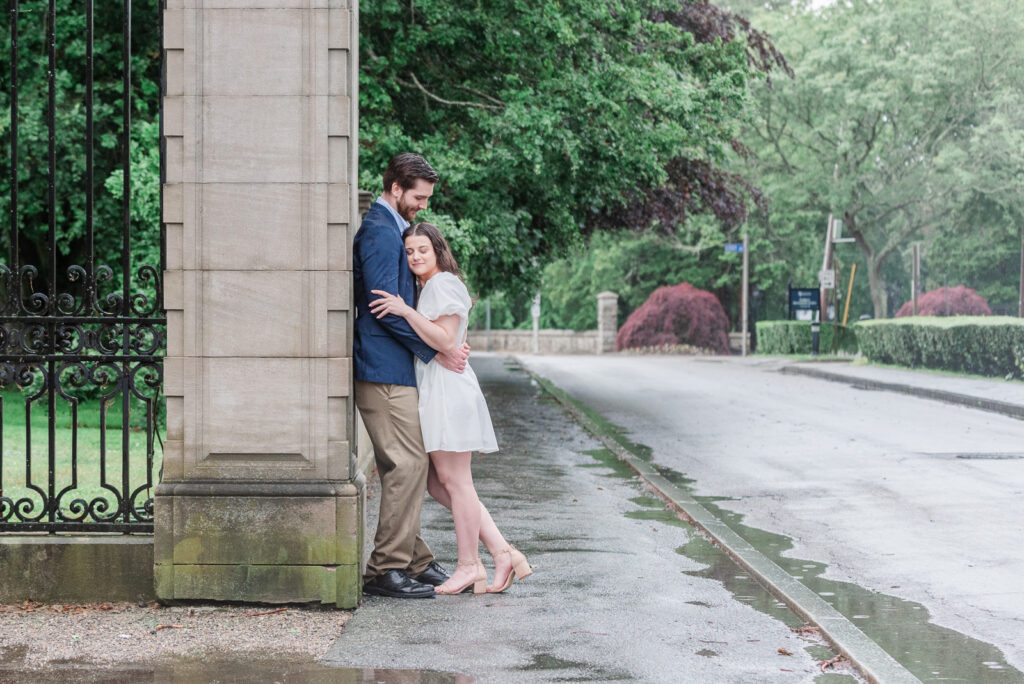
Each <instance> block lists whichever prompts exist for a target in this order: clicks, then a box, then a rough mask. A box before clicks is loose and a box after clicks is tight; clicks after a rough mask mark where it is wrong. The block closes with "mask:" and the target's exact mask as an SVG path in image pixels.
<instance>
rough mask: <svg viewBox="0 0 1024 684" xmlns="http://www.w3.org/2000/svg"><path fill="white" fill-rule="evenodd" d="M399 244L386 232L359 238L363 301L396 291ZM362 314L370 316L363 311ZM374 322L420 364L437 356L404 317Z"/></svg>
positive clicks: (391, 315) (384, 230) (378, 231)
mask: <svg viewBox="0 0 1024 684" xmlns="http://www.w3.org/2000/svg"><path fill="white" fill-rule="evenodd" d="M401 245H402V243H401V240H399V238H398V235H397V234H395V233H394V232H393V231H391V230H387V229H381V230H371V231H369V232H368V233H367V234H366V235H365V236H363V239H362V245H361V249H360V254H359V256H360V262H361V263H362V267H363V268H362V276H363V278H362V280H363V290H364V292H363V296H364V297H365V300H364V301H367V302H372V301H373V300H374V299H376V298H377V296H376V295H375V294H373V292H372V290H385V291H387V292H395V293H397V292H398V269H399V262H398V261H397V260H396V259H395V257H394V255H395V254H396V252H397V251H398V250H399V249H401ZM365 315H372V314H370V312H369V311H367V312H366V314H365ZM377 322H378V323H380V324H381V326H382V327H383V328H384V329H385V330H387V331H388V333H389V334H390V335H391V336H392V337H394V338H395V339H396V340H398V341H399V342H400V343H401V344H402V345H403V346H404V347H405V348H407V349H408V350H409V351H411V352H412V353H413V354H415V355H416V357H417V358H419V359H420V360H421V361H423V363H430V360H431V359H433V358H434V356H435V355H436V354H437V352H436V351H435V350H434V349H432V348H431V347H430V345H428V344H427V343H425V342H424V341H423V340H421V339H420V337H419V335H417V334H416V332H415V331H414V330H413V329H412V326H410V325H409V323H408V322H407V321H406V320H405V319H404V318H401V317H399V316H395V315H393V314H389V315H387V316H384V317H383V318H381V319H379V320H378V321H377ZM442 365H444V364H442ZM463 366H465V363H463ZM445 367H447V366H445Z"/></svg>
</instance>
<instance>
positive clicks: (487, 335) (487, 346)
mask: <svg viewBox="0 0 1024 684" xmlns="http://www.w3.org/2000/svg"><path fill="white" fill-rule="evenodd" d="M485 310H486V312H487V319H486V323H485V326H486V327H485V330H486V331H487V332H486V333H485V337H484V351H491V298H490V297H488V298H487V308H486V309H485Z"/></svg>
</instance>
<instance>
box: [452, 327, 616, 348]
mask: <svg viewBox="0 0 1024 684" xmlns="http://www.w3.org/2000/svg"><path fill="white" fill-rule="evenodd" d="M537 341H538V343H539V345H540V350H539V351H540V353H541V354H597V353H598V347H597V344H598V334H597V331H596V330H584V331H582V332H577V331H575V330H540V331H538V335H537ZM469 346H470V347H471V348H472V349H473V350H476V351H494V352H509V353H519V354H532V353H533V331H532V330H492V331H490V333H487V332H486V331H484V330H470V331H469Z"/></svg>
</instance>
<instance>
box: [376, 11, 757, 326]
mask: <svg viewBox="0 0 1024 684" xmlns="http://www.w3.org/2000/svg"><path fill="white" fill-rule="evenodd" d="M679 9H680V3H679V2H678V0H676V1H675V2H671V1H669V0H625V2H621V1H619V2H604V1H602V2H593V0H559V1H557V2H556V1H554V0H540V1H538V2H518V1H513V0H483V1H480V0H472V1H468V0H461V1H456V2H452V1H451V0H417V1H416V2H415V3H412V2H406V1H400V0H384V1H382V2H375V3H368V4H366V5H364V6H363V7H361V16H360V52H361V55H360V61H361V65H362V69H361V73H360V116H361V127H360V145H361V149H360V166H361V171H360V184H361V187H364V188H368V189H377V188H378V187H379V184H380V176H381V172H382V170H383V168H384V166H385V165H386V163H387V160H388V159H389V158H390V157H391V156H393V155H394V154H396V153H398V152H401V151H407V150H412V151H416V152H419V153H421V154H423V155H424V156H425V157H426V158H427V159H428V160H429V161H430V162H431V163H432V164H433V165H434V166H435V167H436V168H437V169H438V171H439V173H440V174H441V178H442V181H441V184H440V185H439V187H438V191H437V192H436V193H435V196H434V199H433V200H432V204H433V211H432V212H431V214H430V216H431V217H433V219H434V220H443V221H444V222H445V223H446V225H448V226H449V227H451V228H454V229H455V231H454V232H456V233H457V234H458V236H459V237H458V239H455V240H453V241H452V242H453V249H454V250H455V251H456V252H457V256H458V257H459V259H460V263H462V264H464V265H465V266H466V267H467V271H468V273H469V276H470V278H471V280H472V282H473V283H474V285H475V286H476V288H477V289H478V291H479V293H480V294H486V293H488V292H491V291H495V290H506V291H512V292H514V293H518V294H522V293H528V292H533V291H535V287H536V285H537V282H538V280H539V278H540V270H541V268H542V267H543V266H544V265H545V264H546V263H547V262H549V261H550V260H552V259H554V258H558V257H560V256H565V255H567V254H568V253H569V250H570V249H571V248H573V247H574V246H578V245H579V244H580V243H581V236H582V234H583V230H584V228H585V226H586V225H587V223H588V221H589V220H590V219H591V218H592V217H594V216H598V215H600V214H602V213H604V212H607V211H609V210H612V209H615V208H617V207H621V206H622V205H624V204H625V203H626V202H627V201H628V199H629V198H631V197H634V196H636V195H637V194H638V193H641V192H642V191H645V190H648V189H651V188H657V187H659V186H660V185H661V184H662V183H663V182H664V181H665V180H666V170H665V169H666V165H667V164H668V162H669V161H670V160H672V159H676V158H680V157H685V158H687V159H692V160H695V161H700V162H708V163H713V164H714V163H718V162H720V161H721V160H723V159H724V157H725V156H726V153H727V150H728V149H729V142H730V141H731V140H732V139H733V138H734V136H735V135H736V133H737V125H738V122H739V120H740V117H741V116H742V113H743V109H744V106H745V104H746V97H747V80H748V78H749V77H750V74H751V67H750V66H748V64H747V59H746V55H745V52H744V45H743V43H742V42H741V41H739V40H736V41H732V42H727V43H723V42H722V41H712V42H699V41H697V40H695V39H694V36H693V35H692V34H691V33H689V32H688V31H685V30H683V29H681V28H678V27H676V26H674V25H672V24H671V23H668V22H667V21H655V20H654V19H652V17H653V16H654V14H655V13H656V12H657V11H660V10H665V11H671V10H679ZM441 217H444V218H443V219H442V218H441ZM590 308H592V307H590Z"/></svg>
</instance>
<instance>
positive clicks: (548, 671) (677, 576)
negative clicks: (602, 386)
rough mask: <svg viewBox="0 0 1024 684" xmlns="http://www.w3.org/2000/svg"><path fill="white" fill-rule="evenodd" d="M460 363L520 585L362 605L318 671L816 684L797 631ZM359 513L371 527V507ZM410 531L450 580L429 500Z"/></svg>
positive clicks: (613, 469)
mask: <svg viewBox="0 0 1024 684" xmlns="http://www.w3.org/2000/svg"><path fill="white" fill-rule="evenodd" d="M472 363H473V367H474V369H475V370H476V372H477V375H478V376H479V377H480V380H481V383H482V385H483V386H484V391H485V393H486V395H487V399H488V403H489V405H490V407H491V411H492V416H493V418H494V423H495V428H496V431H497V433H498V442H499V444H500V445H501V448H502V451H501V452H499V453H498V454H493V455H486V456H484V457H483V458H480V459H476V460H475V462H474V477H475V480H476V484H477V488H478V491H479V493H480V496H481V499H482V500H483V501H484V503H485V504H486V505H487V506H488V507H489V508H490V510H491V512H492V514H493V516H494V518H495V521H496V522H497V523H498V525H499V527H500V528H501V529H502V531H503V532H504V533H505V535H506V536H507V537H508V539H509V540H510V541H511V542H512V543H514V544H516V545H517V547H518V548H519V549H520V550H522V551H523V552H524V553H525V554H526V555H527V557H528V558H529V560H530V562H531V564H532V565H533V567H534V574H533V575H532V576H531V577H529V578H528V579H526V580H525V581H524V582H517V583H516V584H515V585H513V587H512V589H511V590H510V591H509V592H507V593H506V594H504V595H484V596H473V595H461V596H446V597H437V598H433V599H425V600H398V599H386V598H379V597H367V598H366V599H365V600H364V602H363V604H362V606H361V607H360V608H359V609H358V610H357V611H356V612H355V614H354V616H353V617H352V618H351V619H350V620H349V621H348V623H347V624H346V625H345V628H344V630H343V632H342V634H341V636H339V637H338V639H337V640H336V641H335V643H334V645H333V646H332V647H331V648H330V650H329V651H328V653H327V654H326V656H325V657H324V658H323V659H322V660H321V662H322V663H324V664H328V665H332V666H351V667H388V668H396V669H417V670H430V671H433V672H441V673H451V674H456V673H458V674H465V675H469V676H470V677H473V678H474V680H475V681H476V682H481V683H486V682H549V681H593V680H600V681H643V682H716V683H727V682H751V681H757V682H812V681H815V678H816V677H820V676H821V672H820V670H819V667H818V664H817V663H818V661H821V660H826V659H829V658H831V657H832V656H833V655H834V654H832V653H831V652H830V651H829V650H828V649H827V648H826V647H824V646H823V645H822V642H821V641H820V640H819V639H818V638H817V637H816V636H813V635H811V636H800V635H798V634H796V633H795V632H794V631H793V629H792V628H796V627H800V626H801V625H802V624H803V623H802V621H801V620H799V619H798V618H796V616H795V615H793V614H792V613H791V612H789V611H788V609H785V608H783V607H781V604H779V603H778V602H777V601H775V600H774V599H773V598H772V597H771V596H770V595H768V594H767V593H766V592H765V591H764V590H763V589H762V588H761V587H760V585H758V584H757V583H756V582H755V581H753V580H752V579H751V578H750V576H749V575H747V574H746V573H745V572H743V571H742V570H740V569H739V568H738V567H737V566H736V565H734V564H733V563H732V561H730V560H728V558H726V557H725V556H724V554H722V553H721V552H720V551H718V550H717V549H716V548H715V547H713V546H711V545H710V544H709V543H708V542H707V541H706V540H705V539H704V538H703V537H702V536H700V535H698V534H697V533H696V532H695V531H694V529H693V528H692V527H690V526H689V525H687V524H685V523H683V522H681V521H680V520H679V519H678V518H677V517H676V515H675V514H674V513H673V512H671V511H669V510H668V509H666V508H665V507H664V505H663V504H662V503H661V501H660V500H658V499H657V498H655V497H653V496H652V495H651V494H650V492H647V491H645V490H643V489H642V488H641V486H640V484H639V482H638V480H637V478H635V477H634V476H633V474H632V471H630V470H629V469H628V468H626V467H625V466H624V464H622V463H620V462H619V461H618V460H617V459H616V458H615V457H614V456H612V455H610V454H609V453H608V452H604V451H601V450H600V447H601V445H600V443H599V442H597V441H596V440H595V439H593V438H592V437H590V436H589V435H587V434H586V433H584V432H583V431H582V430H581V429H580V428H579V427H578V426H577V425H576V423H575V422H573V421H572V420H571V418H569V417H568V416H567V415H566V414H565V412H564V411H563V410H562V408H561V407H560V406H559V405H558V404H556V403H555V402H553V401H552V400H551V399H550V398H549V397H547V396H545V395H544V394H543V393H542V392H541V390H540V388H539V387H538V386H537V385H536V383H535V382H534V381H532V380H531V379H530V378H529V376H527V375H526V374H525V373H523V372H522V371H521V370H519V369H518V368H516V367H515V366H513V365H512V364H511V362H510V361H509V360H507V359H506V358H505V357H502V356H499V355H493V354H485V353H474V355H473V360H472ZM368 508H369V509H370V512H371V514H375V508H376V499H375V498H373V499H371V500H370V501H369V505H368ZM374 525H375V521H374V520H372V519H371V523H370V530H371V532H372V530H373V529H374ZM423 531H424V537H425V539H426V541H427V543H428V544H430V545H431V547H432V548H433V550H434V552H435V554H436V555H437V557H438V559H439V560H440V561H441V563H442V564H444V565H445V566H446V567H448V568H451V567H452V566H453V565H454V561H455V536H454V532H453V527H452V523H451V517H450V514H449V513H448V512H447V511H446V510H444V509H442V508H441V507H440V506H439V505H437V504H436V503H435V502H433V501H432V500H430V499H428V500H427V502H426V504H425V505H424V513H423ZM483 557H484V560H485V564H488V566H489V558H487V557H486V554H483ZM727 587H729V588H727ZM830 672H836V673H837V674H836V675H831V677H833V678H835V680H836V681H850V682H852V681H854V679H853V678H852V677H850V676H846V677H843V676H840V673H844V672H845V673H849V672H850V670H849V669H848V668H847V667H844V666H840V669H838V670H830Z"/></svg>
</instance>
